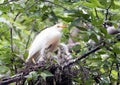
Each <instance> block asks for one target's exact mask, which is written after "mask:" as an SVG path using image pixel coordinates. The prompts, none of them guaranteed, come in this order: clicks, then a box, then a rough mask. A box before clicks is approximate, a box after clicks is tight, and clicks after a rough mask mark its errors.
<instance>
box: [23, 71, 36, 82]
mask: <svg viewBox="0 0 120 85" xmlns="http://www.w3.org/2000/svg"><path fill="white" fill-rule="evenodd" d="M37 77H38V74H37V72H36V71H32V72H30V73H29V75H27V76H25V78H27V80H28V81H29V80H36V79H37Z"/></svg>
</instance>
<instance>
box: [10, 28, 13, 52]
mask: <svg viewBox="0 0 120 85" xmlns="http://www.w3.org/2000/svg"><path fill="white" fill-rule="evenodd" d="M10 45H11V46H10V47H11V52H12V53H13V30H12V28H10Z"/></svg>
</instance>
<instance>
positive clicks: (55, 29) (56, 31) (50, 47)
mask: <svg viewBox="0 0 120 85" xmlns="http://www.w3.org/2000/svg"><path fill="white" fill-rule="evenodd" d="M65 27H66V26H64V25H63V24H62V23H58V24H56V25H54V26H52V27H49V28H46V29H44V30H43V31H41V32H40V33H39V34H38V35H37V36H36V37H35V39H34V41H33V42H32V44H31V46H30V48H29V55H28V58H27V59H26V63H34V64H36V63H39V62H40V61H44V60H45V59H46V57H45V54H46V53H45V51H46V50H47V51H49V52H53V51H55V50H56V48H57V46H58V44H59V42H60V39H61V36H62V29H63V28H65Z"/></svg>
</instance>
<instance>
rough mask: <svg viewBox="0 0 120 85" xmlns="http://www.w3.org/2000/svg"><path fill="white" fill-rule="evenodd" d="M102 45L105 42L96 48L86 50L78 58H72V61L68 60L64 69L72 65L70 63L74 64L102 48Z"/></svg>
mask: <svg viewBox="0 0 120 85" xmlns="http://www.w3.org/2000/svg"><path fill="white" fill-rule="evenodd" d="M102 46H104V43H101V44H100V45H98V46H96V47H95V48H94V49H92V50H90V51H88V52H86V53H85V54H83V55H81V56H80V57H78V58H76V59H74V60H71V61H70V62H68V64H65V65H63V69H64V68H66V67H68V66H70V65H72V64H74V63H76V62H78V61H79V60H81V59H83V58H86V57H87V56H88V55H90V54H92V53H94V52H96V51H98V50H100V49H101V47H102Z"/></svg>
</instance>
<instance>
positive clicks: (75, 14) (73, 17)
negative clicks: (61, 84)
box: [0, 0, 120, 85]
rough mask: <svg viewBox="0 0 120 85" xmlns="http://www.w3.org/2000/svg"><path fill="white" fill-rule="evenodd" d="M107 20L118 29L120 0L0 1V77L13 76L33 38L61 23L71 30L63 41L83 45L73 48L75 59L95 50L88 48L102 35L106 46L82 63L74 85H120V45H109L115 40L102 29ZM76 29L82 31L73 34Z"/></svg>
mask: <svg viewBox="0 0 120 85" xmlns="http://www.w3.org/2000/svg"><path fill="white" fill-rule="evenodd" d="M106 20H108V21H111V22H112V23H113V25H114V26H115V27H116V29H117V28H118V29H119V26H118V24H119V23H120V1H119V0H0V74H1V75H0V77H1V78H3V77H6V76H9V75H14V74H16V73H17V71H18V70H19V69H20V68H23V67H24V64H23V62H24V60H25V59H26V57H27V55H28V52H27V50H28V48H29V45H30V43H31V42H32V40H33V39H34V36H35V35H36V34H38V33H39V32H40V31H41V30H43V29H44V28H45V27H49V26H51V25H54V24H55V23H57V22H58V21H62V22H64V23H65V24H68V29H67V30H64V33H63V38H62V40H61V42H64V43H67V44H68V43H70V42H69V39H72V41H73V42H80V46H76V47H73V48H71V49H70V50H72V55H73V56H74V58H76V57H77V56H79V55H81V54H84V53H85V52H86V51H88V50H89V49H91V48H92V47H93V46H92V45H91V44H90V45H88V41H89V40H90V39H92V40H94V41H95V43H100V42H101V41H100V40H99V39H98V36H100V37H101V38H102V39H103V40H104V41H105V42H106V43H107V44H106V45H105V47H104V48H102V49H101V50H100V51H99V52H96V53H94V54H91V55H90V56H88V57H87V58H86V59H83V60H81V61H79V63H78V64H77V65H78V66H81V69H82V70H81V69H80V70H81V73H79V74H78V75H77V76H76V77H75V78H73V84H74V85H76V84H78V85H79V84H83V85H92V84H95V83H99V84H104V83H106V84H109V83H111V84H113V83H117V84H120V78H119V77H120V70H119V69H120V42H116V43H115V44H112V43H110V42H112V41H115V40H116V39H115V36H114V35H110V34H108V33H107V31H106V29H104V27H103V26H102V24H103V22H105V21H106ZM75 28H77V29H78V30H79V31H78V32H75V35H72V33H71V32H72V30H75ZM94 46H95V45H94ZM79 68H80V67H79ZM88 69H89V70H88ZM86 70H87V71H89V72H88V74H86ZM8 71H9V72H8ZM34 74H35V75H37V74H36V73H35V72H34ZM3 75H4V76H3ZM31 75H33V74H31ZM85 75H86V76H87V77H86V76H85ZM41 76H43V78H44V79H45V78H46V77H47V76H52V74H50V73H48V72H44V71H43V72H42V73H41ZM35 77H36V76H35Z"/></svg>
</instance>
